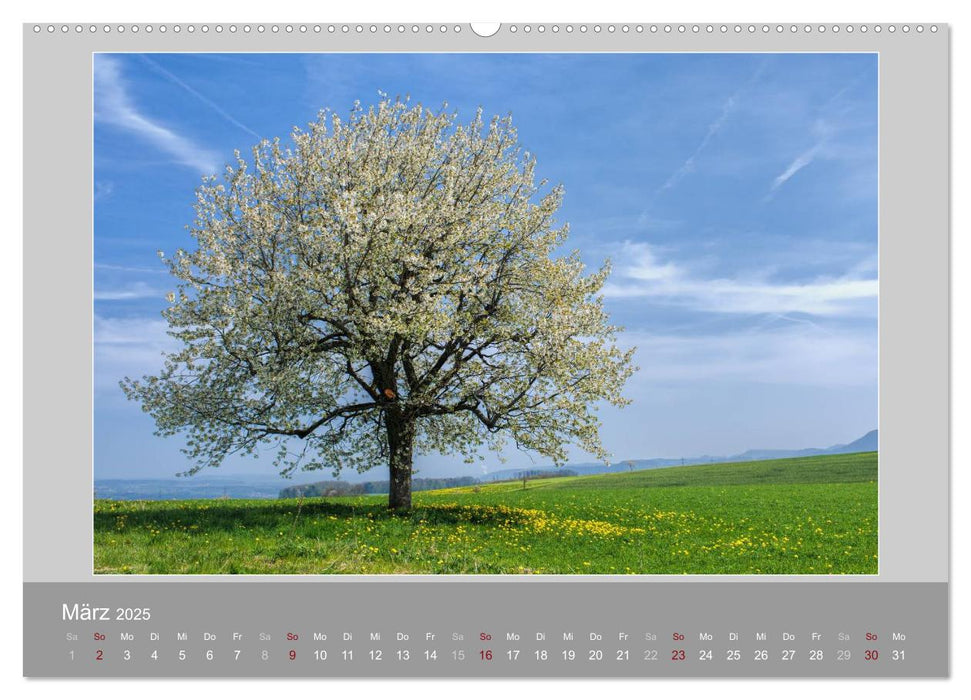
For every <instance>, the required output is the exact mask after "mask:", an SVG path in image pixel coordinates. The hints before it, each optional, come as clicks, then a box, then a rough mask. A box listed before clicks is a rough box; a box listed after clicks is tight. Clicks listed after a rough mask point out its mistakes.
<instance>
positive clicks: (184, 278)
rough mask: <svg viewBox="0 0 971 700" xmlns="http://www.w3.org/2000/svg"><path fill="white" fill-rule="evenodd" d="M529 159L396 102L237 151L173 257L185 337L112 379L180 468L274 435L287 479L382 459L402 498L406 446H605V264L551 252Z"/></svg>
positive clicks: (622, 365) (170, 316)
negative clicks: (178, 452)
mask: <svg viewBox="0 0 971 700" xmlns="http://www.w3.org/2000/svg"><path fill="white" fill-rule="evenodd" d="M534 168H535V161H534V158H533V157H532V156H531V155H530V154H529V153H525V152H523V151H522V149H521V148H520V147H519V146H518V144H517V137H516V132H515V130H514V128H513V126H512V123H511V119H510V118H503V119H500V118H493V119H492V120H491V121H488V122H486V121H485V120H483V118H482V113H481V110H480V111H479V113H478V114H477V115H476V117H475V118H474V119H473V120H472V121H471V123H468V124H459V123H457V120H456V115H455V114H450V113H447V112H444V111H443V112H441V113H432V112H430V111H428V110H426V109H423V108H422V107H421V106H420V105H419V106H411V105H410V104H409V103H408V102H407V101H402V100H389V99H382V101H381V102H380V103H379V104H377V105H375V106H373V107H371V108H369V109H362V108H361V107H360V106H356V107H355V109H354V110H353V111H352V113H351V115H350V118H349V119H348V120H346V121H342V120H341V119H340V118H338V117H337V116H335V115H333V114H330V113H327V112H322V113H321V115H320V117H319V119H318V120H317V121H316V122H314V123H312V124H311V125H310V126H309V128H308V129H307V130H299V129H295V130H294V133H293V141H292V145H290V146H289V147H285V146H284V145H282V144H281V143H280V141H279V139H277V140H274V141H272V142H270V141H264V142H263V143H261V144H259V145H258V146H257V147H255V148H254V150H253V158H252V163H251V164H250V163H247V162H246V161H245V160H244V159H242V158H241V157H240V155H239V153H237V154H236V165H235V166H232V167H228V168H227V170H226V174H225V177H224V178H223V180H222V181H217V179H216V178H209V179H207V180H206V181H205V182H204V184H203V186H202V187H201V188H200V189H199V191H198V197H197V199H198V201H197V204H196V211H197V215H196V221H195V224H194V226H193V227H192V229H191V232H192V235H193V237H194V238H195V241H196V244H197V247H196V250H194V251H193V252H186V251H181V250H180V251H177V252H176V253H175V255H174V256H172V257H171V258H165V259H166V261H167V263H168V267H169V269H170V271H171V273H172V274H173V275H174V276H175V277H176V278H177V279H178V288H177V291H176V292H173V293H171V294H170V295H169V302H170V306H169V308H168V309H167V310H166V311H164V312H163V313H164V316H165V318H166V319H167V321H168V323H169V326H170V334H171V335H172V336H174V337H175V338H177V339H178V340H179V341H181V346H180V349H179V350H178V351H177V352H174V353H171V354H168V355H167V356H166V357H165V364H164V368H163V369H162V370H161V371H160V372H159V374H158V375H157V376H147V377H143V378H142V379H140V380H133V379H131V378H126V379H125V380H124V381H123V382H122V388H123V389H124V391H125V392H126V394H127V396H128V397H129V398H130V399H134V400H136V401H139V402H140V403H141V404H142V407H143V408H144V410H145V411H146V412H148V413H149V414H151V415H152V416H153V417H154V419H155V421H156V425H157V434H159V435H166V436H168V435H174V434H176V433H180V432H184V433H185V434H186V445H187V446H186V452H187V454H188V455H189V456H190V457H192V458H193V460H194V466H193V468H192V469H191V470H190V473H194V472H196V471H198V470H199V469H202V468H204V467H207V466H218V465H219V464H220V463H221V462H222V461H223V460H224V459H225V458H226V457H227V456H228V455H230V454H235V453H241V454H247V453H248V454H255V453H256V452H257V450H258V449H265V448H270V449H272V451H273V453H274V454H275V461H274V464H275V465H276V467H277V468H279V469H281V471H282V472H284V473H287V472H290V471H292V470H294V469H297V468H303V469H317V468H331V469H333V470H334V471H335V473H336V472H337V471H339V470H340V469H342V468H348V467H353V468H356V469H358V470H359V471H363V470H365V469H369V468H372V467H374V466H376V465H379V464H387V465H388V468H389V471H390V483H391V486H390V497H389V506H390V508H392V509H393V510H407V509H409V508H410V507H411V475H412V466H413V457H414V454H415V453H416V451H418V452H429V451H437V452H441V453H446V454H457V455H462V456H463V457H464V458H465V459H466V461H472V460H473V459H474V458H475V457H476V455H477V454H478V453H479V450H480V449H481V448H483V447H487V448H490V449H500V448H501V447H502V446H503V445H504V444H505V443H506V441H509V440H511V441H512V442H514V443H515V445H516V446H518V447H519V448H521V449H524V450H531V451H534V452H536V453H539V454H541V455H544V456H547V457H549V458H551V459H552V460H554V461H555V462H556V463H558V464H561V463H563V461H564V460H565V458H566V452H565V449H564V447H565V445H566V444H569V443H572V444H576V445H578V446H579V447H581V448H583V449H584V450H586V451H588V452H592V453H595V454H597V455H599V456H601V457H605V456H606V453H605V451H604V448H603V446H602V444H601V441H600V438H599V435H598V428H599V421H598V420H597V418H596V415H595V411H596V405H597V404H598V402H603V401H605V402H609V403H611V404H614V405H617V406H622V405H625V404H626V403H627V400H626V399H624V398H623V397H621V394H620V392H621V389H622V387H623V385H624V383H625V381H626V379H627V378H628V377H629V376H630V375H631V373H632V372H633V371H634V368H633V367H632V364H631V355H632V351H622V350H620V349H619V348H618V347H617V345H616V342H615V334H616V332H617V330H618V329H617V328H616V327H614V326H611V325H610V324H609V322H608V318H607V315H606V313H605V311H604V309H603V305H602V298H601V297H600V296H599V290H600V288H601V287H602V285H603V283H604V281H605V280H606V277H607V274H608V267H607V265H604V267H603V268H602V269H600V270H599V271H597V272H593V273H592V274H585V273H584V265H583V264H582V263H581V262H580V259H579V256H578V255H577V253H576V252H574V253H573V254H571V255H565V256H557V254H556V249H557V247H558V246H559V245H560V244H561V243H563V242H564V240H565V238H566V235H567V227H566V226H561V227H559V228H557V227H556V226H555V225H554V214H555V212H556V210H557V208H558V207H559V205H560V202H561V199H562V190H561V188H559V187H555V188H552V189H551V191H549V192H547V193H545V194H543V193H542V190H543V189H544V188H545V185H546V183H545V181H543V182H537V181H536V180H535V178H534Z"/></svg>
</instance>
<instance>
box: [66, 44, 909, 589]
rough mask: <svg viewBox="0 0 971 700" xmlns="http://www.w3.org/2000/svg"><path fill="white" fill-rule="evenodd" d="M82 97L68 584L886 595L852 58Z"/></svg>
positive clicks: (468, 65) (191, 61)
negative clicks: (182, 580)
mask: <svg viewBox="0 0 971 700" xmlns="http://www.w3.org/2000/svg"><path fill="white" fill-rule="evenodd" d="M92 61H93V65H92V67H93V80H92V85H91V90H92V93H91V96H92V102H91V104H92V111H93V115H92V116H93V119H92V125H93V126H92V128H93V134H92V135H93V144H94V145H93V174H92V191H91V199H92V210H93V230H94V240H93V250H92V259H91V260H90V261H86V260H82V261H78V262H77V264H79V265H84V266H85V269H87V267H86V266H87V265H91V274H92V290H91V294H92V314H93V321H92V323H93V335H92V337H93V373H92V380H91V381H92V386H93V425H92V430H93V475H92V497H93V500H92V518H93V548H92V571H93V573H94V574H98V575H202V574H206V575H214V574H216V575H229V574H236V575H254V574H262V575H268V574H270V575H277V574H286V575H472V576H475V575H487V576H497V575H498V576H517V577H518V576H536V575H546V576H558V577H566V576H601V577H623V576H632V575H642V576H647V575H684V574H689V575H702V576H712V575H808V576H845V575H877V574H878V573H879V560H878V545H879V532H878V520H879V519H878V446H879V431H878V429H879V425H878V418H879V403H878V391H879V387H878V379H879V377H878V353H879V340H878V338H879V335H878V321H879V318H878V311H879V275H878V251H879V235H878V231H879V217H878V205H879V200H878V145H879V144H878V134H879V120H878V113H879V110H878V107H879V93H878V87H879V61H878V54H877V53H866V52H854V53H837V52H833V53H812V52H800V53H747V52H731V53H702V52H697V53H664V52H656V53H622V52H616V53H539V52H536V53H473V52H469V53H366V52H361V53H201V52H200V53H195V52H183V53H95V54H94V55H93V56H92ZM888 270H889V268H888ZM885 279H887V280H890V275H889V271H887V276H886V278H885ZM888 295H889V292H888ZM889 429H890V428H889V427H888V430H889ZM888 434H892V433H888ZM85 498H86V497H85ZM85 538H87V536H86V535H85Z"/></svg>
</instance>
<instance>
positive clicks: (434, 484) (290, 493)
mask: <svg viewBox="0 0 971 700" xmlns="http://www.w3.org/2000/svg"><path fill="white" fill-rule="evenodd" d="M576 475H577V473H576V472H574V471H570V470H569V469H557V470H556V471H545V470H537V469H534V470H524V471H523V472H521V473H520V474H519V475H518V476H517V477H516V478H515V479H508V481H519V480H520V479H523V478H526V479H530V480H532V479H553V478H557V477H562V476H576ZM481 483H484V482H482V481H481V480H479V479H477V478H475V477H474V476H458V477H445V478H440V479H434V478H415V479H412V481H411V490H412V491H432V490H434V489H451V488H456V487H458V486H475V485H476V484H481ZM489 483H496V482H495V481H490V482H489ZM388 488H389V482H388V481H387V480H384V481H364V482H361V483H359V484H351V483H348V482H346V481H318V482H315V483H313V484H301V485H300V486H288V487H286V488H285V489H282V490H281V491H280V498H300V497H303V498H312V497H317V496H361V495H364V494H369V493H388Z"/></svg>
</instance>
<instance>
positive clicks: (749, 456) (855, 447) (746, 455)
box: [482, 430, 878, 481]
mask: <svg viewBox="0 0 971 700" xmlns="http://www.w3.org/2000/svg"><path fill="white" fill-rule="evenodd" d="M877 443H878V433H877V431H876V430H871V431H870V432H869V433H867V434H866V435H864V436H863V437H861V438H859V439H857V440H854V441H853V442H850V443H847V444H845V445H831V446H830V447H810V448H806V449H802V450H765V449H762V450H747V451H746V452H742V453H741V454H737V455H730V456H727V457H725V456H714V455H702V456H700V457H685V458H683V459H670V458H663V457H661V458H654V459H630V460H622V461H620V462H615V463H613V464H611V465H604V464H594V463H586V464H568V465H566V467H565V468H567V469H570V470H571V471H575V472H576V473H577V474H583V475H587V474H616V473H619V472H627V471H640V470H642V469H661V468H663V467H678V466H681V465H684V466H688V465H693V464H717V463H721V462H757V461H760V460H763V459H785V458H786V457H812V456H813V455H839V454H849V453H850V452H874V451H876V449H877ZM523 471H524V470H523V469H522V468H520V469H500V470H498V471H494V472H489V473H488V474H485V475H484V476H483V477H482V481H502V480H505V479H515V478H517V477H518V476H519V475H521V474H522V473H523Z"/></svg>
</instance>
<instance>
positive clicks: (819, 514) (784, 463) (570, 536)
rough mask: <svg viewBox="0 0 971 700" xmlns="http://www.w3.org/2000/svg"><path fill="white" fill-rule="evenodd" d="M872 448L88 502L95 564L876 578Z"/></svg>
mask: <svg viewBox="0 0 971 700" xmlns="http://www.w3.org/2000/svg"><path fill="white" fill-rule="evenodd" d="M876 477H877V454H876V453H875V452H869V453H858V454H848V455H827V456H818V457H803V458H794V459H781V460H772V461H759V462H746V463H735V464H716V465H704V466H689V467H671V468H666V469H656V470H648V471H641V472H631V473H627V474H607V475H598V476H583V477H564V478H561V479H545V480H537V481H534V482H528V483H527V487H526V488H525V489H523V485H522V482H508V483H501V484H489V485H482V486H476V487H462V488H457V489H447V490H441V491H428V492H423V493H417V494H415V496H414V503H415V508H414V510H413V512H412V513H411V514H410V515H408V516H405V517H395V516H391V515H389V514H388V512H387V510H386V508H385V503H386V499H385V498H384V497H381V496H359V497H342V498H330V499H326V498H313V499H279V500H268V501H232V500H227V501H220V500H208V501H181V502H146V501H96V503H95V570H96V572H103V573H119V572H133V573H473V574H508V573H511V574H517V573H554V574H586V573H590V574H674V573H697V574H726V573H752V574H756V573H762V574H764V573H785V574H794V573H799V574H834V573H842V574H874V573H877V483H876Z"/></svg>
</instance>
